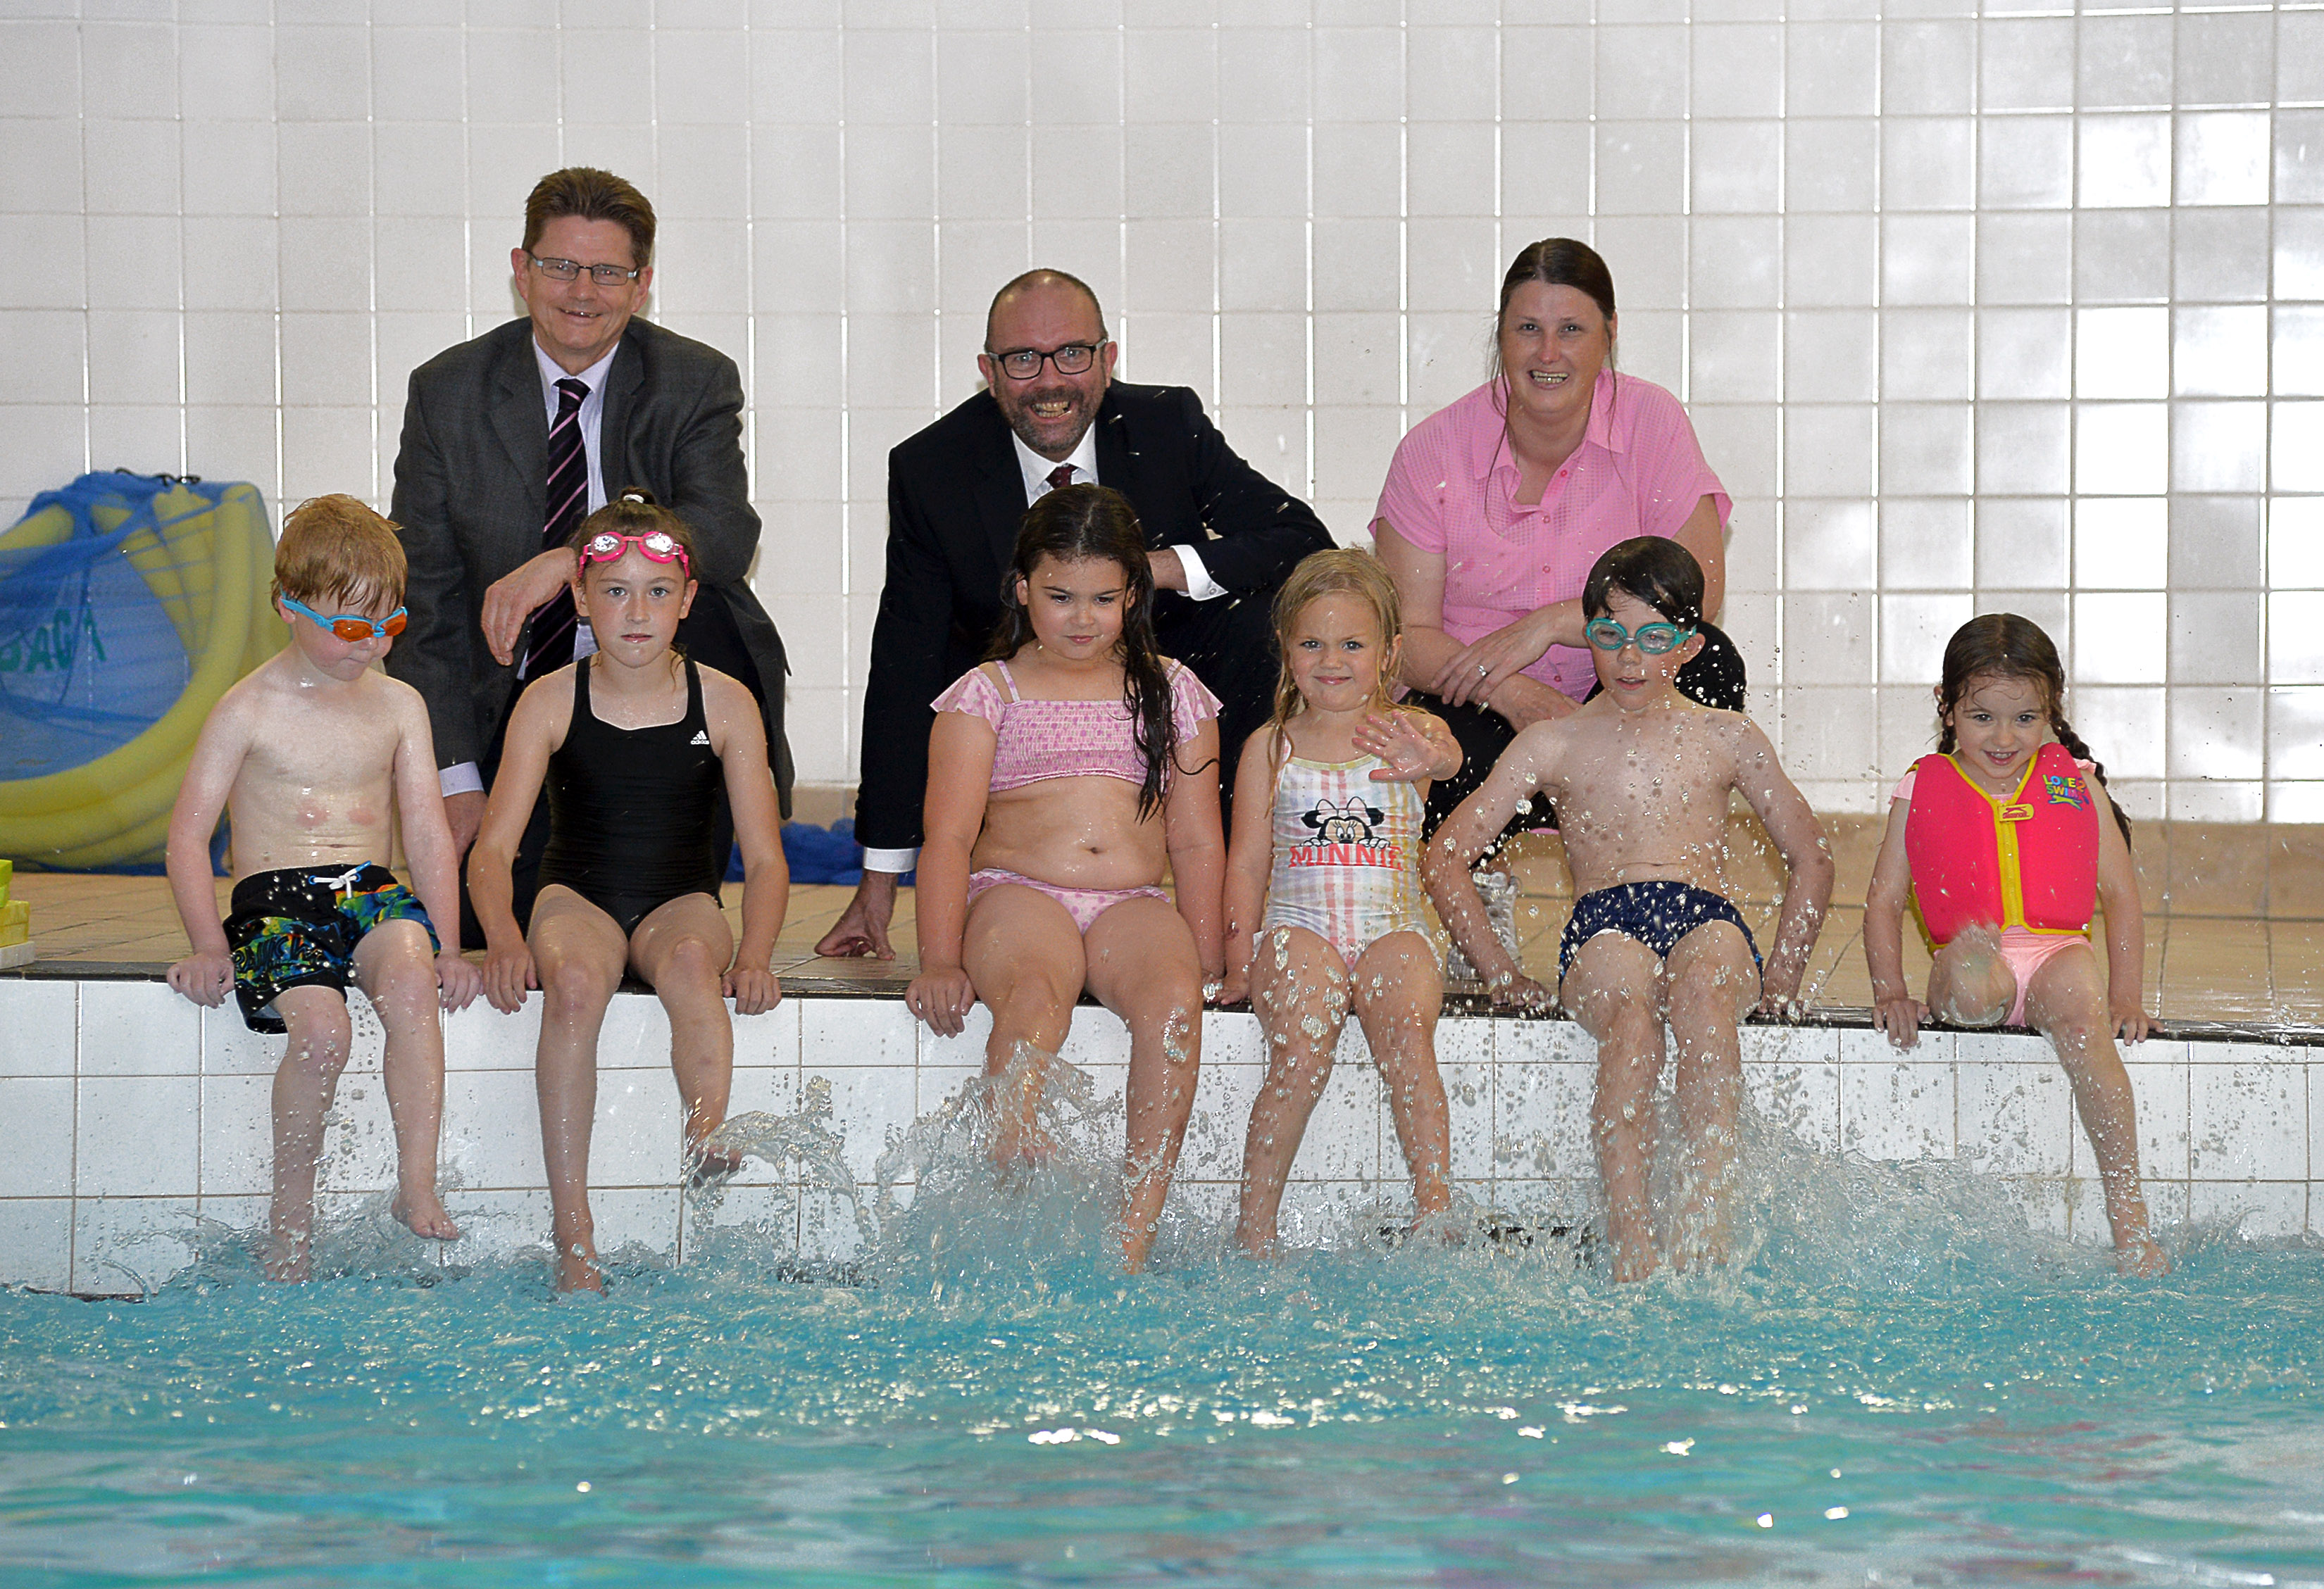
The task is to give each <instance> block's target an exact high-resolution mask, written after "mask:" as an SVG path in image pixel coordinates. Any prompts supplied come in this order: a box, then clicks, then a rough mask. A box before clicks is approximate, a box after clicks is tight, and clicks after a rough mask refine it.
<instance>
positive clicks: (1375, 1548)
mask: <svg viewBox="0 0 2324 1589" xmlns="http://www.w3.org/2000/svg"><path fill="white" fill-rule="evenodd" d="M1748 1163H1749V1165H1750V1167H1751V1172H1752V1175H1753V1177H1754V1186H1755V1188H1756V1189H1755V1191H1754V1193H1753V1195H1752V1198H1751V1207H1750V1208H1749V1209H1748V1212H1747V1214H1746V1217H1744V1219H1743V1221H1742V1224H1743V1227H1744V1228H1745V1230H1746V1232H1747V1241H1746V1243H1745V1249H1746V1250H1745V1254H1744V1256H1743V1257H1742V1259H1741V1261H1740V1262H1738V1263H1737V1264H1736V1266H1735V1267H1734V1268H1733V1269H1732V1270H1731V1271H1730V1272H1727V1273H1724V1274H1721V1275H1719V1276H1716V1277H1708V1278H1694V1277H1677V1278H1672V1277H1664V1278H1659V1279H1657V1280H1655V1281H1651V1282H1649V1283H1647V1284H1646V1285H1643V1286H1639V1287H1634V1288H1628V1289H1624V1290H1617V1289H1615V1288H1613V1287H1611V1286H1609V1284H1607V1283H1606V1282H1605V1281H1603V1279H1602V1278H1600V1276H1599V1275H1598V1274H1597V1273H1596V1272H1593V1271H1591V1270H1590V1269H1589V1268H1587V1267H1585V1266H1582V1265H1578V1264H1577V1263H1576V1262H1575V1258H1574V1253H1573V1250H1572V1248H1571V1247H1569V1246H1566V1245H1563V1244H1559V1243H1554V1242H1546V1241H1545V1242H1543V1243H1540V1244H1538V1245H1535V1246H1534V1247H1532V1248H1530V1249H1522V1248H1516V1247H1495V1246H1488V1245H1482V1244H1479V1245H1474V1246H1472V1247H1470V1248H1466V1249H1462V1250H1458V1251H1444V1250H1441V1249H1434V1248H1430V1249H1422V1248H1417V1247H1411V1246H1406V1247H1397V1248H1384V1247H1382V1246H1381V1245H1379V1244H1378V1243H1377V1242H1372V1243H1367V1242H1366V1241H1364V1240H1361V1239H1359V1238H1360V1235H1361V1233H1362V1231H1364V1230H1367V1229H1369V1228H1370V1225H1371V1222H1370V1221H1368V1220H1351V1221H1350V1222H1349V1223H1348V1224H1347V1225H1346V1226H1344V1227H1342V1229H1340V1230H1339V1231H1337V1232H1336V1233H1333V1238H1334V1240H1335V1241H1336V1242H1337V1245H1335V1246H1333V1247H1330V1248H1327V1249H1322V1250H1314V1251H1308V1252H1305V1253H1303V1254H1299V1255H1296V1256H1294V1257H1292V1258H1290V1259H1287V1260H1286V1261H1285V1262H1282V1263H1276V1264H1268V1265H1259V1264H1252V1263H1241V1262H1236V1261H1233V1260H1231V1259H1229V1258H1228V1257H1226V1256H1225V1255H1224V1251H1223V1248H1224V1237H1225V1233H1224V1232H1223V1231H1222V1230H1219V1229H1216V1228H1212V1227H1209V1226H1203V1225H1202V1224H1200V1223H1198V1222H1194V1221H1188V1220H1179V1221H1176V1222H1175V1223H1174V1224H1173V1225H1172V1226H1171V1227H1170V1228H1169V1229H1168V1230H1167V1231H1166V1232H1165V1238H1164V1241H1163V1243H1162V1245H1161V1248H1160V1249H1159V1258H1158V1262H1157V1267H1156V1269H1155V1270H1154V1272H1149V1273H1148V1274H1147V1275H1144V1276H1141V1277H1139V1278H1137V1279H1134V1280H1129V1279H1124V1278H1123V1277H1121V1276H1120V1274H1119V1273H1118V1272H1114V1270H1113V1269H1112V1267H1111V1265H1110V1263H1109V1262H1108V1256H1107V1255H1108V1253H1109V1251H1110V1250H1111V1236H1110V1235H1109V1233H1108V1232H1107V1231H1106V1229H1105V1227H1104V1224H1103V1220H1102V1215H1100V1214H1099V1213H1096V1212H1093V1209H1102V1208H1103V1207H1104V1206H1105V1201H1104V1196H1103V1193H1104V1190H1105V1189H1104V1187H1103V1184H1102V1182H1103V1179H1104V1178H1103V1176H1102V1174H1101V1173H1097V1172H1086V1173H1085V1172H1080V1171H1073V1170H1072V1169H1071V1168H1070V1167H1067V1168H1066V1169H1063V1170H1061V1171H1058V1172H1057V1174H1056V1177H1055V1178H1054V1179H1053V1180H1049V1181H1047V1182H1044V1183H1042V1184H1037V1185H1035V1186H1033V1187H1030V1188H1026V1189H1018V1190H1016V1191H1014V1192H1012V1193H1010V1194H1008V1195H1006V1196H1001V1195H996V1194H994V1193H993V1192H991V1190H990V1189H989V1188H988V1187H987V1186H986V1185H985V1183H984V1181H983V1180H982V1177H981V1175H979V1174H978V1173H976V1172H975V1167H974V1166H973V1165H971V1164H964V1163H955V1164H954V1165H952V1166H951V1169H950V1170H949V1171H946V1170H945V1168H944V1167H943V1166H941V1165H939V1166H937V1167H936V1168H934V1169H932V1170H929V1171H926V1172H925V1179H924V1180H923V1181H922V1185H921V1195H920V1199H919V1200H918V1203H917V1204H916V1205H915V1206H914V1207H913V1208H912V1209H911V1210H910V1212H909V1213H908V1215H905V1216H902V1217H892V1218H890V1220H888V1221H887V1223H886V1225H885V1226H884V1228H883V1231H882V1234H881V1245H880V1246H879V1247H878V1249H877V1250H876V1251H875V1252H874V1253H872V1254H869V1255H867V1256H866V1257H865V1258H864V1259H863V1261H862V1263H861V1264H860V1265H859V1266H857V1267H855V1268H851V1269H849V1270H845V1271H836V1270H835V1271H829V1272H822V1273H817V1272H815V1271H814V1269H813V1268H812V1267H811V1266H807V1267H802V1266H801V1265H800V1264H799V1263H797V1262H795V1261H793V1260H792V1258H791V1256H790V1255H788V1254H781V1253H780V1252H779V1250H778V1244H776V1243H775V1242H774V1241H772V1240H771V1239H770V1238H768V1237H766V1236H763V1235H761V1234H759V1233H755V1232H753V1231H752V1230H750V1229H748V1228H728V1229H724V1230H722V1231H721V1232H719V1233H718V1234H717V1235H716V1237H715V1239H713V1240H712V1241H711V1242H709V1244H708V1245H707V1251H706V1253H705V1255H704V1256H703V1257H701V1258H699V1259H697V1260H696V1261H693V1262H690V1263H687V1265H686V1266H685V1267H684V1268H682V1269H678V1270H675V1271H672V1270H668V1269H664V1268H660V1267H657V1266H654V1265H652V1264H650V1263H644V1262H642V1261H638V1260H632V1261H631V1262H629V1263H618V1262H617V1266H616V1270H615V1276H614V1278H615V1281H616V1287H615V1290H614V1293H613V1296H612V1297H611V1298H610V1299H609V1300H605V1301H603V1302H596V1303H561V1304H560V1303H557V1302H555V1301H553V1300H551V1298H550V1296H549V1290H548V1286H547V1279H546V1276H547V1269H546V1263H545V1260H543V1261H541V1262H538V1263H535V1262H525V1263H512V1264H509V1265H506V1266H503V1267H498V1268H493V1269H490V1270H482V1271H477V1272H467V1273H458V1272H445V1271H438V1270H431V1269H429V1268H428V1267H427V1266H426V1264H425V1263H424V1262H423V1260H422V1258H421V1256H420V1254H419V1251H418V1245H417V1244H416V1243H413V1242H410V1241H409V1240H406V1241H403V1242H401V1243H393V1242H390V1243H386V1244H383V1245H380V1244H374V1242H373V1240H372V1238H371V1237H370V1236H369V1235H365V1234H364V1233H341V1235H340V1236H339V1237H338V1238H337V1249H338V1250H337V1254H336V1256H334V1254H332V1253H331V1252H330V1251H328V1250H327V1251H326V1253H325V1258H326V1262H327V1266H333V1265H335V1266H336V1267H337V1268H338V1269H339V1271H340V1272H339V1273H337V1275H336V1277H334V1278H328V1279H325V1280H322V1281H318V1282H317V1283H315V1284H312V1285H310V1286H307V1287H303V1288H282V1287H271V1286H265V1285H262V1284H260V1283H258V1282H257V1281H256V1279H255V1269H254V1264H253V1263H252V1261H251V1260H250V1258H249V1257H248V1255H247V1254H245V1253H244V1251H243V1250H242V1249H241V1248H240V1247H239V1246H236V1245H231V1244H229V1245H226V1247H224V1248H223V1249H219V1250H214V1251H212V1252H211V1253H210V1254H208V1256H206V1258H205V1259H204V1261H203V1263H201V1265H199V1266H198V1268H197V1269H196V1270H195V1271H194V1272H192V1273H191V1274H190V1275H189V1276H188V1277H186V1278H185V1279H183V1280H181V1281H178V1282H175V1283H173V1284H171V1286H169V1287H167V1288H165V1289H164V1290H161V1292H160V1293H158V1294H156V1295H155V1296H153V1297H152V1298H151V1299H149V1300H145V1301H143V1302H82V1301H75V1300H69V1299H63V1298H57V1297H49V1296H35V1295H24V1294H9V1295H0V1344H4V1345H5V1351H0V1425H5V1427H0V1582H5V1583H6V1584H11V1585H48V1584H99V1583H102V1584H122V1583H148V1582H152V1583H168V1582H192V1581H201V1582H220V1581H226V1582H241V1583H252V1582H263V1583H269V1584H326V1583H327V1584H461V1585H491V1584H590V1585H597V1584H680V1585H690V1584H769V1583H780V1584H835V1585H837V1584H1071V1583H1082V1582H1089V1583H1107V1584H1118V1583H1142V1582H1157V1583H1159V1582H1168V1583H1172V1584H1187V1583H1194V1584H1462V1585H1486V1584H1540V1583H1545V1582H1578V1583H1642V1582H1652V1583H1674V1584H1709V1583H1729V1582H1732V1583H1759V1582H1781V1583H1784V1584H1823V1583H1833V1584H1839V1583H1848V1584H1866V1583H1898V1582H1907V1581H1909V1582H1912V1583H1914V1584H1955V1583H1958V1584H1970V1583H1979V1584H1982V1583H2020V1582H2027V1581H2039V1582H2044V1583H2047V1582H2096V1583H2105V1584H2292V1583H2301V1582H2310V1583H2324V1417H2319V1402H2318V1375H2319V1353H2320V1352H2324V1306H2319V1302H2324V1251H2319V1250H2318V1249H2316V1248H2313V1247H2311V1246H2310V1245H2305V1244H2290V1245H2287V1244H2274V1245H2265V1244H2255V1243H2249V1242H2246V1241H2243V1240H2241V1239H2239V1238H2237V1237H2236V1235H2234V1233H2233V1232H2232V1231H2231V1230H2227V1229H2212V1230H2195V1231H2180V1232H2176V1233H2173V1241H2174V1245H2175V1246H2176V1249H2177V1254H2178V1256H2179V1258H2180V1267H2179V1269H2178V1271H2177V1272H2176V1273H2175V1274H2174V1275H2173V1276H2172V1277H2171V1278H2170V1279H2169V1280H2167V1281H2163V1282H2161V1283H2142V1282H2135V1281H2125V1280H2121V1279H2118V1278H2116V1276H2115V1275H2114V1274H2113V1272H2112V1271H2111V1268H2110V1266H2108V1265H2107V1263H2106V1261H2105V1258H2104V1255H2103V1254H2098V1253H2096V1252H2092V1251H2090V1250H2089V1249H2087V1248H2072V1247H2068V1246H2066V1245H2062V1244H2060V1243H2057V1242H2054V1241H2052V1240H2050V1239H2047V1238H2043V1237H2040V1236H2037V1235H2032V1234H2029V1233H2028V1232H2027V1231H2026V1230H2025V1229H2024V1226H2023V1223H2022V1221H2020V1220H2017V1219H2016V1218H2015V1216H2014V1214H2013V1213H2012V1211H2011V1207H2010V1205H2009V1203H2008V1201H2007V1199H2006V1197H2005V1196H2004V1195H2003V1194H2002V1193H2000V1192H1999V1191H1998V1190H1997V1189H1995V1188H1994V1187H1992V1186H1991V1185H1990V1184H1989V1183H1986V1182H1982V1181H1979V1180H1978V1179H1977V1178H1975V1177H1973V1176H1971V1175H1969V1173H1967V1172H1966V1171H1959V1170H1956V1169H1954V1168H1952V1167H1950V1166H1943V1167H1923V1168H1920V1169H1907V1170H1897V1169H1895V1168H1892V1167H1882V1166H1875V1165H1869V1164H1864V1163H1856V1162H1840V1161H1837V1160H1831V1159H1818V1158H1812V1157H1810V1156H1808V1155H1805V1154H1803V1153H1799V1152H1797V1151H1796V1150H1793V1149H1790V1148H1788V1147H1786V1146H1785V1145H1784V1144H1782V1143H1781V1142H1780V1141H1777V1140H1774V1139H1771V1138H1769V1137H1766V1136H1764V1135H1762V1136H1759V1137H1757V1138H1755V1141H1754V1144H1753V1145H1752V1148H1751V1152H1750V1155H1749V1159H1748ZM455 1204H456V1207H457V1199H455ZM1310 1234H1314V1233H1312V1232H1311V1233H1310ZM843 1282H845V1283H843Z"/></svg>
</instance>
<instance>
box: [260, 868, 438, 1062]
mask: <svg viewBox="0 0 2324 1589" xmlns="http://www.w3.org/2000/svg"><path fill="white" fill-rule="evenodd" d="M231 908H232V914H229V915H228V916H227V917H226V947H227V948H229V949H231V950H232V951H234V997H235V1002H236V1003H238V1004H239V1005H241V1006H242V1019H243V1022H244V1024H245V1025H247V1026H248V1027H249V1028H250V1029H251V1030H252V1031H253V1032H281V1031H284V1030H286V1028H285V1027H284V1025H283V1024H282V1017H281V1015H278V1014H276V1013H275V1009H274V999H275V996H276V995H277V994H280V993H281V991H282V990H283V989H284V988H286V987H336V988H337V989H338V990H339V991H340V992H341V993H342V994H344V993H345V992H346V990H347V983H348V982H349V981H350V980H352V979H353V978H354V976H355V945H356V944H358V943H361V942H362V941H363V940H364V934H365V933H367V932H370V931H371V930H372V929H373V928H374V927H376V926H378V925H380V924H381V923H383V922H418V923H420V925H421V926H422V927H425V928H426V929H427V930H428V944H429V949H431V950H433V951H441V950H442V948H443V944H442V942H441V941H439V940H438V938H437V936H436V923H433V922H431V921H429V919H428V912H427V909H426V907H424V906H423V905H420V896H418V895H416V894H414V893H412V892H411V890H410V889H409V888H406V887H405V886H403V885H402V884H401V883H399V882H397V881H396V880H395V874H394V873H393V872H391V871H389V870H388V869H387V868H385V867H383V866H372V865H364V866H359V867H355V868H351V869H348V870H344V871H330V870H327V869H324V868H312V867H297V868H291V869H289V870H286V871H279V872H253V873H252V874H251V875H250V876H249V877H244V879H243V880H242V881H241V882H239V883H236V884H235V886H234V897H233V900H232V901H231Z"/></svg>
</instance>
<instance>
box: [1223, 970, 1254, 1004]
mask: <svg viewBox="0 0 2324 1589" xmlns="http://www.w3.org/2000/svg"><path fill="white" fill-rule="evenodd" d="M1249 997H1250V961H1249V960H1245V961H1244V962H1243V963H1242V964H1241V965H1239V966H1229V967H1228V968H1227V975H1226V980H1225V981H1223V982H1222V983H1221V984H1219V1002H1220V1003H1221V1004H1240V1003H1242V1001H1243V1000H1245V999H1247V998H1249Z"/></svg>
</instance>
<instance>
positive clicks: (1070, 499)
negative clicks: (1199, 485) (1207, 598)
mask: <svg viewBox="0 0 2324 1589" xmlns="http://www.w3.org/2000/svg"><path fill="white" fill-rule="evenodd" d="M1044 557H1054V558H1056V560H1057V561H1058V562H1060V563H1080V562H1084V561H1089V560H1097V561H1102V562H1107V563H1112V564H1114V565H1118V566H1119V567H1120V569H1121V574H1122V583H1123V585H1124V587H1125V588H1124V590H1123V592H1122V612H1121V638H1120V641H1119V642H1117V644H1116V647H1115V650H1116V653H1117V655H1118V656H1119V657H1120V661H1121V703H1122V706H1123V707H1124V708H1125V709H1126V710H1127V711H1128V712H1129V713H1130V723H1131V742H1132V743H1134V744H1135V745H1136V746H1137V747H1138V753H1139V756H1140V757H1142V758H1145V762H1146V780H1145V782H1144V783H1142V784H1140V785H1139V789H1138V816H1139V821H1140V822H1143V821H1144V820H1146V819H1147V818H1148V817H1150V816H1152V815H1153V814H1154V813H1156V812H1157V811H1159V810H1160V809H1161V808H1162V796H1163V795H1164V793H1165V791H1166V790H1167V786H1168V775H1169V768H1170V767H1171V765H1172V762H1173V759H1174V758H1175V757H1176V754H1177V749H1178V724H1177V719H1176V716H1175V714H1174V713H1173V712H1171V710H1170V675H1169V671H1168V670H1167V668H1165V667H1164V666H1162V653H1161V651H1160V650H1159V649H1158V648H1157V646H1156V645H1155V641H1154V568H1153V565H1152V564H1150V563H1148V561H1147V558H1146V531H1145V528H1144V527H1143V526H1141V525H1140V524H1139V522H1138V512H1137V510H1135V509H1133V508H1132V507H1131V506H1130V499H1129V498H1127V497H1125V496H1123V495H1122V494H1121V493H1120V491H1112V490H1110V489H1108V488H1107V487H1105V486H1102V485H1067V486H1060V487H1059V488H1058V489H1056V491H1049V492H1047V493H1046V494H1044V495H1043V496H1042V498H1041V500H1040V501H1037V502H1035V503H1034V504H1033V505H1032V506H1031V507H1030V508H1028V509H1027V510H1025V519H1024V522H1023V523H1021V524H1019V526H1018V528H1017V549H1016V551H1015V553H1014V554H1013V555H1012V556H1010V559H1009V569H1008V572H1007V573H1005V574H1002V575H1001V621H1000V623H999V624H998V625H996V626H995V627H994V629H993V631H992V643H991V645H989V646H987V647H986V648H984V660H985V661H987V662H1005V661H1007V660H1008V659H1009V658H1010V657H1014V656H1016V655H1017V653H1018V652H1019V651H1021V650H1023V649H1024V648H1026V647H1027V646H1029V645H1031V644H1033V642H1034V638H1035V636H1034V633H1033V620H1032V615H1031V614H1030V613H1028V612H1027V611H1026V610H1025V603H1024V602H1020V601H1019V600H1018V599H1017V586H1018V584H1019V582H1027V581H1030V580H1031V579H1032V577H1033V570H1034V568H1035V567H1036V566H1037V565H1039V563H1040V561H1041V559H1043V558H1044ZM1185 770H1186V771H1189V772H1191V771H1194V770H1196V769H1194V768H1191V767H1190V768H1186V769H1185Z"/></svg>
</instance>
